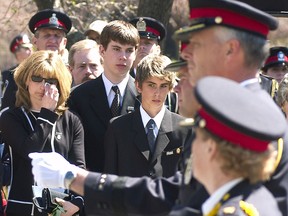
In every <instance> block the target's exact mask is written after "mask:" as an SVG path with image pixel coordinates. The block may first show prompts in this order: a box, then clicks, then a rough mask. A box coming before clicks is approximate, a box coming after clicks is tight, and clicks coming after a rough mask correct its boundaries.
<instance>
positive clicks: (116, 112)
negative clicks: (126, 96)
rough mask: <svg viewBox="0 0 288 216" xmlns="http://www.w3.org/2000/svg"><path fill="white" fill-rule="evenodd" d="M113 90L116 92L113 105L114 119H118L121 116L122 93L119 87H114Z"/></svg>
mask: <svg viewBox="0 0 288 216" xmlns="http://www.w3.org/2000/svg"><path fill="white" fill-rule="evenodd" d="M111 89H112V90H113V91H114V92H115V96H114V99H113V101H112V104H111V112H112V117H116V116H119V114H120V98H119V96H120V92H119V88H118V86H112V88H111Z"/></svg>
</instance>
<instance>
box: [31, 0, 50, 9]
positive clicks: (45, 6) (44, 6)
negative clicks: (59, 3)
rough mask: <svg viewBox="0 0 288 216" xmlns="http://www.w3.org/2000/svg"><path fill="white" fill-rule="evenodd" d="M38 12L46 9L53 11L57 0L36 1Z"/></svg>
mask: <svg viewBox="0 0 288 216" xmlns="http://www.w3.org/2000/svg"><path fill="white" fill-rule="evenodd" d="M34 2H35V4H36V6H37V8H38V10H39V11H40V10H44V9H52V8H53V7H54V4H55V0H44V1H43V0H34Z"/></svg>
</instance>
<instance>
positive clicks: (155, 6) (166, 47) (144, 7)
mask: <svg viewBox="0 0 288 216" xmlns="http://www.w3.org/2000/svg"><path fill="white" fill-rule="evenodd" d="M172 5H173V0H161V1H160V0H157V1H156V0H139V6H138V11H137V16H138V17H140V16H146V17H152V18H154V19H157V20H159V21H160V22H162V23H163V25H164V26H165V27H166V30H167V35H166V38H165V39H164V40H163V41H162V42H161V44H160V45H161V50H162V54H168V53H169V55H168V56H169V57H170V58H176V57H177V56H178V49H177V44H176V42H175V41H173V40H172V38H171V35H172V33H171V25H170V24H169V19H170V17H171V11H172Z"/></svg>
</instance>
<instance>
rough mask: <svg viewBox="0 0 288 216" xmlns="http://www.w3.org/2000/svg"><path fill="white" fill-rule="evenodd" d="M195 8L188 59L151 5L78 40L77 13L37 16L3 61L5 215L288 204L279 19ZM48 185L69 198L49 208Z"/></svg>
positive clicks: (287, 102) (178, 35)
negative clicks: (175, 52)
mask: <svg viewBox="0 0 288 216" xmlns="http://www.w3.org/2000/svg"><path fill="white" fill-rule="evenodd" d="M189 7H190V17H189V19H190V21H191V22H190V24H189V25H188V26H184V27H183V28H181V29H179V30H177V31H176V32H175V33H174V38H175V40H177V41H179V42H181V47H180V51H181V52H180V58H179V60H178V61H175V62H172V61H171V60H170V59H169V58H168V57H167V56H165V55H163V54H162V52H161V48H160V42H161V40H163V39H164V38H165V36H166V34H167V32H166V28H165V26H164V25H163V24H162V23H161V22H160V21H158V20H156V19H154V18H151V17H135V18H133V19H132V20H130V21H129V22H127V21H123V20H113V21H110V22H106V21H102V20H96V21H94V22H93V23H91V25H90V26H89V29H87V31H85V32H84V35H85V36H86V37H87V39H83V40H80V41H78V42H76V43H75V44H73V45H72V46H71V48H70V49H69V50H67V49H66V43H67V38H66V36H67V34H68V33H69V31H70V29H71V27H72V22H71V19H70V18H69V16H67V15H66V14H64V13H62V12H60V11H58V10H55V9H47V10H43V11H39V12H37V13H36V14H35V15H33V16H32V17H31V19H30V21H29V24H28V26H29V29H30V31H31V33H32V34H33V38H32V39H31V41H30V40H29V38H28V36H27V35H23V34H21V35H18V36H17V37H15V38H14V39H13V40H12V42H11V45H10V51H11V52H12V53H14V54H15V57H16V59H17V61H18V63H19V64H17V65H16V66H13V67H12V68H10V69H8V70H6V71H3V72H2V78H3V80H2V81H3V84H4V85H3V86H2V93H3V95H2V99H1V100H2V101H1V116H0V131H1V140H2V141H3V142H4V143H5V151H7V152H5V153H6V154H8V155H9V157H8V159H7V160H8V161H9V165H10V168H11V175H10V181H9V184H8V191H7V194H6V196H7V197H6V198H7V204H5V207H4V208H3V209H2V210H3V211H2V213H3V214H5V215H7V216H18V215H19V216H20V215H22V216H23V215H24V216H25V215H27V216H28V215H48V214H53V215H56V213H55V212H57V215H61V216H69V215H110V216H111V215H131V216H132V215H157V216H158V215H159V216H160V215H170V216H180V215H183V216H184V215H191V216H194V215H195V216H196V215H205V216H206V215H207V216H214V215H249V216H254V215H261V216H263V215H264V216H265V215H267V216H268V215H269V216H270V215H273V216H278V215H288V128H287V119H288V117H287V116H288V75H286V74H287V73H288V48H287V47H285V46H277V47H269V43H268V40H267V35H268V34H269V32H270V31H273V30H276V29H277V27H278V20H277V19H276V18H275V17H273V16H272V15H270V14H268V13H266V12H263V11H261V10H258V9H256V8H254V7H252V6H250V5H248V4H246V3H242V2H238V1H231V0H190V1H189ZM33 47H34V49H33ZM3 154H4V153H3ZM3 172H4V171H3ZM36 187H39V188H44V187H45V188H50V189H51V190H56V189H57V192H59V190H61V193H62V192H63V193H66V194H68V195H69V198H67V199H66V198H65V199H64V198H63V199H61V198H60V197H58V198H56V199H55V202H56V203H57V205H58V207H56V208H55V212H54V211H53V212H49V211H47V209H46V207H47V206H46V204H47V202H46V201H44V197H37V203H36V201H35V194H34V193H33V192H34V191H33V188H36ZM41 196H42V195H41ZM56 197H57V196H56ZM38 198H39V199H38ZM53 202H54V200H53ZM2 206H3V203H2Z"/></svg>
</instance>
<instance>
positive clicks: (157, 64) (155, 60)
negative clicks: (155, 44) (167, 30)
mask: <svg viewBox="0 0 288 216" xmlns="http://www.w3.org/2000/svg"><path fill="white" fill-rule="evenodd" d="M167 58H168V57H166V56H164V55H154V54H150V55H147V56H145V57H144V58H143V59H142V60H141V61H140V62H139V64H138V66H137V69H136V71H137V73H136V77H135V81H136V82H137V83H138V84H139V86H140V87H141V86H142V84H143V82H144V81H145V80H147V79H148V78H150V77H158V78H160V79H165V80H166V81H168V82H169V89H170V90H171V89H172V88H173V86H174V83H175V78H176V76H175V73H174V72H171V71H168V70H165V67H166V66H167V65H168V64H169V62H167Z"/></svg>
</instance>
